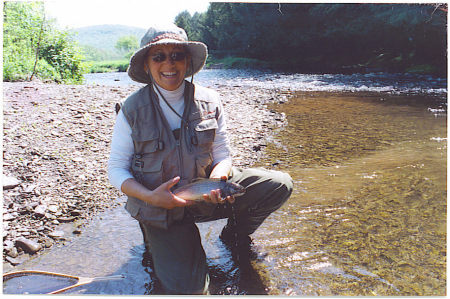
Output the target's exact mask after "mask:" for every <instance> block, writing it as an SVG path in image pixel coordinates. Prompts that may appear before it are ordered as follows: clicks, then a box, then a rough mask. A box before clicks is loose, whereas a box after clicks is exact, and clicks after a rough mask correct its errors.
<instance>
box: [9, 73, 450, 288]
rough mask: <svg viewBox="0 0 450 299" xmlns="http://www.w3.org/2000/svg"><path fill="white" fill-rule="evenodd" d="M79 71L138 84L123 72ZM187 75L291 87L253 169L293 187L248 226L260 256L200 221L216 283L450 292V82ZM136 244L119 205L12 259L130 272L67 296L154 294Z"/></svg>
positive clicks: (95, 272) (56, 268)
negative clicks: (246, 260)
mask: <svg viewBox="0 0 450 299" xmlns="http://www.w3.org/2000/svg"><path fill="white" fill-rule="evenodd" d="M86 81H87V83H86V84H95V83H98V84H111V85H120V84H132V82H131V81H129V79H128V77H127V75H126V74H125V73H111V74H94V75H87V76H86ZM195 81H196V82H197V83H199V84H202V85H205V86H210V87H213V88H214V86H218V85H221V86H230V87H237V86H257V87H260V88H261V87H263V88H277V89H280V90H290V91H295V96H294V97H292V98H290V99H289V101H287V102H285V103H282V104H273V105H270V107H269V108H270V109H274V110H277V111H278V112H282V113H284V114H285V115H286V118H287V121H288V125H287V126H286V127H283V128H280V129H279V130H278V132H277V134H276V136H275V139H274V140H273V142H272V143H270V144H269V145H268V146H267V149H266V152H267V155H265V156H264V157H263V158H262V159H261V160H260V161H259V162H258V166H264V167H268V168H274V169H280V170H283V171H287V172H289V173H290V174H291V176H292V178H293V179H294V182H295V186H294V193H293V194H292V196H291V198H290V199H289V200H288V202H287V203H286V204H285V205H284V206H283V207H282V208H281V209H280V210H278V211H276V212H275V213H273V214H272V215H271V216H270V217H269V218H268V219H267V220H266V222H264V224H263V225H262V226H261V227H260V228H259V229H258V230H257V231H256V232H255V233H254V234H253V235H252V237H253V240H254V244H255V248H256V251H257V253H258V256H257V259H256V260H255V261H253V262H252V265H251V266H250V267H247V266H245V267H244V266H243V265H239V264H237V263H236V262H235V261H234V260H233V258H232V257H231V254H230V252H228V250H227V249H226V248H225V247H224V246H223V244H222V243H221V242H220V241H219V240H218V237H217V236H218V234H219V233H220V230H221V228H222V226H223V225H224V224H225V221H224V220H221V221H216V222H213V223H202V224H199V229H200V232H201V235H202V243H203V245H204V248H205V251H206V254H207V257H208V265H209V269H210V275H211V290H210V291H211V293H212V294H270V295H301V296H305V295H306V296H315V295H321V296H334V295H345V296H366V295H379V296H391V295H395V296H403V295H439V296H443V295H445V294H446V219H447V214H446V210H447V206H446V199H447V185H446V183H447V104H446V98H447V86H446V79H440V78H433V77H430V76H413V75H399V74H382V73H374V74H355V75H331V74H328V75H304V74H282V73H271V72H262V71H239V70H204V71H202V72H200V73H199V74H198V75H197V76H196V78H195ZM117 200H118V201H119V202H121V203H123V202H124V199H123V198H120V199H117ZM142 252H143V243H142V238H141V235H140V231H139V227H138V225H137V224H136V222H135V221H134V220H132V219H131V217H129V215H128V214H127V213H126V212H125V211H124V209H123V208H116V209H113V210H111V211H108V212H106V213H103V214H101V215H98V216H97V217H95V219H93V221H92V222H91V223H90V224H89V225H88V226H87V227H86V228H85V230H84V231H83V234H82V235H80V236H79V237H75V238H73V240H71V241H70V242H67V244H65V245H63V246H60V247H58V248H54V249H52V250H51V251H50V252H49V253H47V254H43V255H41V256H39V257H37V258H35V259H32V260H30V261H28V262H26V263H24V264H22V265H20V266H19V267H18V269H40V270H47V271H53V272H63V273H72V274H77V275H80V276H88V277H89V276H106V275H114V274H123V275H125V276H126V278H125V279H123V280H118V281H110V282H97V283H92V284H89V285H86V286H82V287H78V288H75V289H73V290H71V291H68V292H67V293H70V294H125V295H129V294H137V295H142V294H154V293H157V290H156V289H155V283H154V282H155V280H154V273H153V272H152V270H151V269H150V268H144V267H142V266H141V255H142ZM244 274H245V275H244Z"/></svg>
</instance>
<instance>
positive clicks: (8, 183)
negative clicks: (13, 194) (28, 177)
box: [3, 175, 20, 190]
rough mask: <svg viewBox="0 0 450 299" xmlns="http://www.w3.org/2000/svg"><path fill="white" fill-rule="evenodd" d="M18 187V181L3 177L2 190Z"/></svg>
mask: <svg viewBox="0 0 450 299" xmlns="http://www.w3.org/2000/svg"><path fill="white" fill-rule="evenodd" d="M19 185H20V181H19V180H18V179H16V178H13V177H9V176H5V175H3V190H7V189H13V188H16V187H17V186H19Z"/></svg>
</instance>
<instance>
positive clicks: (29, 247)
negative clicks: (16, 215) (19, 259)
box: [16, 237, 42, 254]
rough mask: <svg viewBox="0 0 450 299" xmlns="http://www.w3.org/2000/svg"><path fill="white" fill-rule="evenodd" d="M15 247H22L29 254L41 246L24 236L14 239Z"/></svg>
mask: <svg viewBox="0 0 450 299" xmlns="http://www.w3.org/2000/svg"><path fill="white" fill-rule="evenodd" d="M16 247H19V248H22V250H23V251H25V252H26V253H30V254H35V253H36V252H38V251H39V250H41V248H42V247H41V245H40V244H39V243H37V242H35V241H33V240H30V239H27V238H24V237H20V238H18V239H17V240H16Z"/></svg>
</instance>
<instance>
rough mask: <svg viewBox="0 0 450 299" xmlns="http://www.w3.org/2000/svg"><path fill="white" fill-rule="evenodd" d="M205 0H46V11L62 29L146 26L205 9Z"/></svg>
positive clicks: (167, 21) (207, 2)
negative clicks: (106, 25) (183, 12)
mask: <svg viewBox="0 0 450 299" xmlns="http://www.w3.org/2000/svg"><path fill="white" fill-rule="evenodd" d="M208 4H209V1H207V0H157V1H155V0H45V7H46V13H47V15H48V16H49V17H51V18H55V19H56V20H57V23H58V24H59V26H60V27H61V28H63V29H64V28H67V27H68V28H78V27H84V26H91V25H103V24H121V25H128V26H135V27H141V28H144V29H147V28H148V27H149V26H150V25H151V24H153V23H158V24H160V23H169V22H171V23H173V21H174V19H175V17H176V16H177V15H178V14H179V13H180V12H182V11H184V10H187V11H189V12H190V13H191V15H192V14H194V13H195V12H205V11H206V10H207V9H208Z"/></svg>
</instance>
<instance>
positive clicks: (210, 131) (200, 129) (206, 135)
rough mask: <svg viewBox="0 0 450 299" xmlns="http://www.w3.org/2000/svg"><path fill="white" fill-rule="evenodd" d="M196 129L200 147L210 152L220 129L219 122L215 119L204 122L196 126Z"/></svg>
mask: <svg viewBox="0 0 450 299" xmlns="http://www.w3.org/2000/svg"><path fill="white" fill-rule="evenodd" d="M194 128H195V135H196V137H197V142H198V146H199V147H201V148H202V149H204V150H208V151H209V149H210V148H211V146H212V143H213V142H214V137H215V136H216V129H218V128H219V126H218V124H217V120H216V119H215V118H211V119H205V120H202V121H200V122H199V123H197V124H195V127H194Z"/></svg>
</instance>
